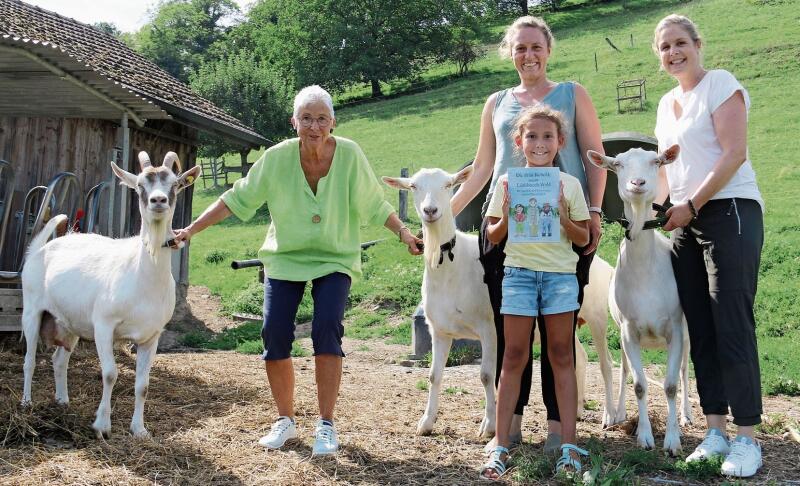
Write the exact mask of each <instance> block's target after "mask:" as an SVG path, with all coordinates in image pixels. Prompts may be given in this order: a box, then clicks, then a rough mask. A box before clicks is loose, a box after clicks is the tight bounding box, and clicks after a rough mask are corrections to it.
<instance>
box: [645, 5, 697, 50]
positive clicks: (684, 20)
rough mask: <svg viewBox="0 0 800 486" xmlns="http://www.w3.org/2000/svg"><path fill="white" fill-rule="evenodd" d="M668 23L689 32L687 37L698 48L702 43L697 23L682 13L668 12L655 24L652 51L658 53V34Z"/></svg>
mask: <svg viewBox="0 0 800 486" xmlns="http://www.w3.org/2000/svg"><path fill="white" fill-rule="evenodd" d="M670 25H677V26H678V27H680V28H682V29H683V30H685V31H686V33H687V34H689V37H690V38H691V39H692V41H694V42H695V44H697V47H698V48H700V47H701V46H702V45H703V38H702V37H700V32H699V31H698V30H697V25H695V23H694V22H692V21H691V19H689V17H686V16H684V15H679V14H670V15H667V16H666V17H664V18H663V19H661V21H660V22H659V23H658V25H656V30H655V31H654V33H653V52H655V53H656V55H658V52H659V50H658V34H659V32H661V31H662V30H664V29H666V28H667V27H669V26H670Z"/></svg>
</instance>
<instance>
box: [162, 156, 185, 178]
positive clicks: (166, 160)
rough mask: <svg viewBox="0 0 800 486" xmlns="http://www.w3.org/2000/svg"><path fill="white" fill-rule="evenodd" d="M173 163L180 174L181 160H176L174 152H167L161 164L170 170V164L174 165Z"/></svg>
mask: <svg viewBox="0 0 800 486" xmlns="http://www.w3.org/2000/svg"><path fill="white" fill-rule="evenodd" d="M175 163H176V164H178V165H177V172H179V173H180V172H181V159H179V158H178V154H176V153H175V152H171V151H170V152H167V155H165V156H164V163H163V165H164V167H166V168H167V169H169V170H172V164H175Z"/></svg>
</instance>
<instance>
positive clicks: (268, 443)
mask: <svg viewBox="0 0 800 486" xmlns="http://www.w3.org/2000/svg"><path fill="white" fill-rule="evenodd" d="M296 437H297V427H295V425H294V421H293V420H292V419H290V418H289V417H278V421H277V422H275V423H274V424H272V429H270V431H269V434H267V435H265V436H264V437H262V438H260V439H258V445H260V446H262V447H266V448H267V449H279V448H281V447H283V445H284V444H285V443H286V441H287V440H290V439H294V438H296Z"/></svg>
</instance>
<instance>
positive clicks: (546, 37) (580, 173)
mask: <svg viewBox="0 0 800 486" xmlns="http://www.w3.org/2000/svg"><path fill="white" fill-rule="evenodd" d="M552 47H553V35H552V33H551V31H550V28H549V27H548V25H547V23H545V21H544V20H542V19H540V18H537V17H531V16H525V17H520V18H519V19H517V20H516V21H515V22H514V23H513V24H511V25H510V26H509V27H508V28H507V29H506V33H505V37H504V38H503V42H502V43H501V44H500V55H501V56H503V57H511V59H512V60H513V62H514V67H515V69H516V70H517V74H518V75H519V79H520V83H519V85H517V86H515V87H513V88H508V89H505V90H502V91H498V92H497V93H494V94H492V95H491V96H489V98H488V99H487V100H486V104H485V105H484V107H483V113H482V115H481V128H480V138H479V141H478V151H477V154H476V156H475V161H474V162H473V165H474V168H475V171H474V173H473V175H472V177H470V178H469V179H468V180H467V182H465V183H464V184H463V185H462V186H461V188H460V189H459V191H458V192H457V193H456V194H455V195H454V196H453V199H452V200H451V205H452V208H453V213H454V214H458V213H459V212H460V211H461V210H462V209H464V207H466V205H467V204H468V203H469V202H470V201H471V200H472V199H473V198H474V197H475V196H476V195H477V194H478V193H479V192H480V190H481V189H483V187H484V186H485V185H486V183H487V182H488V181H489V180H490V178H491V185H490V186H489V194H488V196H487V202H488V201H489V200H490V199H491V197H492V193H493V192H494V189H495V184H496V183H497V179H498V178H499V177H500V176H502V175H504V174H505V173H506V171H507V170H508V168H509V167H521V166H523V165H524V163H523V162H524V159H523V158H522V155H521V154H519V153H518V152H516V151H515V150H514V140H513V138H512V137H511V136H510V132H511V127H512V126H513V123H514V119H515V118H516V117H517V115H518V114H519V112H520V111H522V110H523V109H524V108H526V107H528V106H531V105H533V104H536V103H546V104H548V105H550V106H551V107H552V108H555V109H557V110H559V111H561V112H562V113H563V114H564V117H565V119H566V121H567V127H568V134H567V137H566V143H565V146H564V148H563V149H562V150H561V151H560V152H559V159H558V165H559V167H560V168H561V170H563V171H564V172H567V173H568V174H570V175H572V176H574V177H576V178H578V180H579V181H580V182H581V186H582V188H583V190H584V196H585V197H586V199H587V202H588V205H589V211H590V214H591V222H590V234H591V241H590V242H589V245H588V246H586V247H585V248H575V250H576V252H577V253H578V254H579V256H580V260H579V262H578V265H577V271H576V274H577V276H578V282H579V287H580V295H579V303H580V302H582V301H583V286H584V285H586V283H587V282H588V277H589V266H590V265H591V261H592V258H593V256H594V252H595V249H596V248H597V244H598V242H599V240H600V235H601V226H600V206H601V204H602V201H603V192H604V190H605V182H606V174H605V172H604V171H603V170H601V169H597V168H596V167H595V166H594V165H593V164H591V162H589V161H588V159H586V158H584V155H585V154H586V151H587V150H589V149H591V150H596V151H599V152H601V153H602V152H603V145H602V140H601V132H600V121H599V120H598V118H597V112H596V111H595V109H594V105H593V104H592V100H591V98H590V97H589V94H588V93H587V92H586V89H584V88H583V86H581V85H579V84H577V83H572V82H565V83H557V82H554V81H551V80H549V79H548V78H547V61H548V58H549V57H550V54H551V51H552ZM485 209H486V204H484V212H485ZM485 225H486V220H485V219H484V224H483V225H482V226H481V232H480V242H481V263H482V264H483V266H484V271H485V281H486V284H487V285H488V287H489V296H490V299H491V301H492V307H493V310H494V316H495V328H496V329H497V338H498V339H497V376H496V377H495V383H496V382H497V378H499V376H500V371H501V369H502V364H503V359H504V353H503V351H504V348H505V333H504V329H503V317H502V315H501V314H500V303H501V299H502V279H503V262H504V260H505V253H504V252H503V249H504V247H505V241H503V242H501V243H500V244H499V245H496V246H493V245H491V243H489V242H488V241H487V240H486V236H485ZM576 317H577V312H576ZM539 329H540V333H541V336H542V359H541V360H542V367H541V369H542V394H543V399H544V403H545V406H546V407H547V419H548V436H547V440H546V442H545V450H546V451H547V452H553V453H554V452H557V451H558V449H559V446H560V445H561V424H560V416H559V413H558V405H557V402H556V395H555V386H554V383H553V374H552V369H551V367H550V362H549V359H548V356H547V351H546V350H547V341H546V333H545V332H544V325H543V322H542V320H541V318H540V319H539ZM532 344H533V333H531V346H532ZM531 346H528V348H527V350H528V353H527V365H526V367H525V370H524V372H523V375H522V382H521V384H520V393H519V400H518V402H517V406H516V408H515V410H514V419H513V420H512V423H511V429H510V430H509V431H508V432H509V437H510V438H511V440H512V441H520V440H521V424H522V413H523V408H524V407H525V405H527V403H528V398H529V395H530V389H531V374H532V358H531V356H530V350H531ZM550 359H557V357H550ZM504 459H505V458H503V460H504ZM495 472H496V473H501V471H495Z"/></svg>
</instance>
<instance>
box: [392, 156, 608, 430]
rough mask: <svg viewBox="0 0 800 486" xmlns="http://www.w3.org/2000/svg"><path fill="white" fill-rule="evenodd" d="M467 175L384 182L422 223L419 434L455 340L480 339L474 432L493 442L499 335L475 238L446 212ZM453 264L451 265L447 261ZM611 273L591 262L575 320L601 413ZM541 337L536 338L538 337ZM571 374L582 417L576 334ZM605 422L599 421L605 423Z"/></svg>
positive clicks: (581, 365)
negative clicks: (597, 370)
mask: <svg viewBox="0 0 800 486" xmlns="http://www.w3.org/2000/svg"><path fill="white" fill-rule="evenodd" d="M470 174H472V166H468V167H466V168H464V169H462V170H461V171H460V172H458V173H457V174H455V175H452V174H448V173H447V172H445V171H443V170H440V169H422V170H420V171H419V172H417V173H416V174H414V175H413V176H412V177H410V178H395V177H384V178H383V181H384V182H385V183H386V184H387V185H389V186H391V187H394V188H397V189H406V190H410V191H411V192H413V194H414V206H415V208H416V210H417V214H418V215H419V218H420V221H422V225H423V228H424V230H423V232H422V235H423V242H424V245H425V256H424V258H425V273H424V275H423V278H422V307H423V310H424V311H425V321H426V322H427V324H428V329H429V331H430V334H431V340H432V344H433V351H432V353H431V354H432V360H431V371H430V381H431V387H430V389H429V391H428V405H427V407H426V408H425V414H424V415H423V416H422V419H420V421H419V424H418V426H417V433H418V434H420V435H425V434H430V433H431V432H432V431H433V424H434V423H435V422H436V415H437V413H438V408H439V393H440V391H441V386H442V373H443V371H444V367H445V363H446V362H447V356H448V354H449V352H450V346H451V345H452V342H453V339H459V338H467V339H478V340H480V343H481V375H480V376H481V383H483V386H484V390H485V395H486V409H485V414H484V418H483V421H482V422H481V426H480V428H479V429H478V434H479V435H480V436H482V437H491V436H492V435H494V432H495V388H494V378H495V373H496V371H497V370H496V363H497V334H496V332H495V328H494V317H493V315H492V306H491V304H490V302H489V290H488V288H487V287H486V284H485V283H484V281H483V276H484V272H483V266H482V265H481V263H480V261H479V260H478V237H477V236H475V235H468V234H465V233H462V232H461V231H458V230H456V225H455V219H454V218H453V213H452V211H451V209H450V197H451V195H452V191H453V187H455V186H456V185H458V184H461V183H462V182H464V181H465V180H467V178H468V177H469V176H470ZM452 241H454V242H455V244H454V245H453V246H452V250H451V251H445V252H444V254H443V253H442V249H441V248H442V245H447V244H448V242H452ZM451 258H452V259H451ZM612 275H613V269H612V268H611V267H610V266H609V265H608V263H606V262H605V261H603V260H602V259H600V258H599V257H595V262H594V263H593V264H592V268H591V274H590V284H589V285H588V286H587V287H586V299H585V302H584V305H583V307H582V309H581V312H580V314H579V317H581V318H583V319H584V320H585V321H586V322H588V323H589V325H590V327H591V330H592V338H593V340H594V343H595V347H596V349H597V353H598V357H599V360H600V363H601V369H602V374H603V378H604V383H605V385H606V400H605V404H606V414H605V415H604V417H605V416H609V417H612V416H613V415H614V406H613V401H612V400H611V395H612V387H611V383H612V380H611V359H610V354H609V352H608V344H607V341H606V327H607V325H608V313H607V309H608V307H607V305H608V304H607V302H608V288H609V283H610V281H611V276H612ZM537 339H538V336H537ZM575 346H576V351H577V355H576V356H577V366H576V375H577V379H578V398H579V400H578V416H580V414H581V412H582V411H583V403H584V400H583V397H584V388H583V384H584V377H585V374H586V361H587V356H586V351H585V350H584V349H583V346H582V345H581V343H580V341H578V338H577V336H576V337H575ZM605 421H606V420H605V419H604V423H605Z"/></svg>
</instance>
